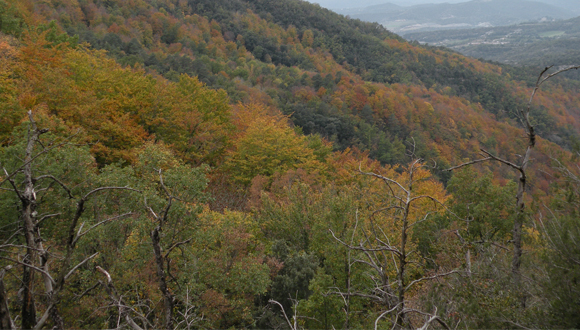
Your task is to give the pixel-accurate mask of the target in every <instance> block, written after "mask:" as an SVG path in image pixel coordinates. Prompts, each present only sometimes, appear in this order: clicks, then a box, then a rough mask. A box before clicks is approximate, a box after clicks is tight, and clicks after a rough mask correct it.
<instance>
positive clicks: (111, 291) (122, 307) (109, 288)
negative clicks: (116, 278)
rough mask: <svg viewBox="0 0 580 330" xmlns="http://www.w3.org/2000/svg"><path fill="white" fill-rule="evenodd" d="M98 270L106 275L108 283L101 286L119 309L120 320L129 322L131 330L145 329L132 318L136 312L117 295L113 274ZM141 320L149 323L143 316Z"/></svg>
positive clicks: (98, 268)
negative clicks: (132, 313) (132, 314)
mask: <svg viewBox="0 0 580 330" xmlns="http://www.w3.org/2000/svg"><path fill="white" fill-rule="evenodd" d="M96 270H97V271H99V272H100V273H102V274H103V275H105V278H106V279H107V282H106V283H103V282H100V281H99V284H100V285H101V286H103V287H104V288H105V291H106V292H107V294H108V295H109V298H110V299H111V302H112V303H113V305H114V306H116V307H117V308H118V309H119V319H120V320H121V319H124V320H125V322H127V324H128V325H129V327H131V329H133V330H143V328H141V327H140V326H139V325H138V324H137V323H136V322H135V320H134V319H133V317H132V316H131V312H134V310H133V309H132V308H130V307H129V306H127V305H126V304H125V303H124V302H123V297H122V296H120V295H119V294H118V293H117V289H116V288H115V285H114V284H113V279H112V277H111V274H109V272H107V271H106V270H105V269H103V268H102V267H100V266H97V267H96ZM141 320H144V321H147V319H146V318H144V317H142V316H141ZM117 328H120V324H119V322H117Z"/></svg>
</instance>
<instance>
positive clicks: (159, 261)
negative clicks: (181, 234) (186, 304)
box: [145, 169, 192, 330]
mask: <svg viewBox="0 0 580 330" xmlns="http://www.w3.org/2000/svg"><path fill="white" fill-rule="evenodd" d="M157 172H158V174H159V185H160V186H161V188H162V190H163V193H164V194H165V195H166V197H167V204H166V205H165V208H164V209H163V210H162V211H161V212H160V213H159V214H157V213H156V212H155V211H154V210H153V208H152V207H151V206H149V205H148V204H147V199H145V208H146V209H147V210H148V211H149V213H150V214H151V216H152V217H153V219H154V220H155V222H156V226H155V228H153V230H152V231H151V233H150V236H151V244H152V246H153V253H154V255H155V265H156V272H157V281H158V285H159V290H160V291H161V294H162V295H163V314H164V319H165V320H164V322H163V328H164V329H167V330H172V329H173V322H174V317H173V307H174V306H175V296H174V295H173V293H171V291H170V290H169V286H168V284H167V283H168V280H167V275H168V274H167V273H168V272H169V270H168V269H167V268H168V267H169V262H168V258H169V255H170V253H171V252H172V251H173V250H174V249H176V248H178V247H180V246H182V245H185V244H187V243H189V242H191V240H192V239H191V238H189V239H186V240H184V241H180V242H173V243H171V244H170V245H169V246H168V247H167V248H166V249H165V251H164V249H163V247H162V244H161V235H162V233H163V227H164V225H165V224H166V223H167V222H168V220H169V211H170V210H171V207H172V206H173V201H174V200H179V198H177V197H175V196H173V195H172V194H171V192H170V191H169V189H167V186H165V183H164V182H163V173H162V171H161V170H160V169H159V170H157Z"/></svg>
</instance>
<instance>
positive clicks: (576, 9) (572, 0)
mask: <svg viewBox="0 0 580 330" xmlns="http://www.w3.org/2000/svg"><path fill="white" fill-rule="evenodd" d="M536 1H538V2H543V3H547V4H549V5H553V6H556V7H560V8H563V9H566V10H567V11H569V12H572V13H574V14H576V15H580V1H578V0H536Z"/></svg>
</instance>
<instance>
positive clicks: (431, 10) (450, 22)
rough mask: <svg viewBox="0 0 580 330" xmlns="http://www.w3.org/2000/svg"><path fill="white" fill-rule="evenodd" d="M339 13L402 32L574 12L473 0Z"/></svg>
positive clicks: (519, 1) (507, 0) (521, 0)
mask: <svg viewBox="0 0 580 330" xmlns="http://www.w3.org/2000/svg"><path fill="white" fill-rule="evenodd" d="M566 1H567V0H561V1H560V2H559V3H561V5H562V6H565V4H566ZM574 8H576V7H574ZM338 12H339V13H341V14H344V15H349V16H350V17H352V18H358V19H361V20H363V21H369V22H378V23H380V24H382V25H383V26H385V27H386V28H387V29H389V30H391V31H393V32H396V33H398V34H401V35H405V34H407V33H411V32H417V31H433V30H442V29H457V28H476V27H491V26H505V25H513V24H517V23H521V22H526V21H539V20H542V19H543V20H554V19H568V18H572V17H574V16H575V14H574V12H573V11H571V10H567V9H565V8H564V7H558V6H556V5H550V4H547V3H542V2H538V1H528V0H473V1H469V2H463V3H457V4H449V3H443V4H424V5H416V6H411V7H399V6H396V5H394V4H386V5H383V6H377V5H375V6H368V7H365V8H356V9H344V10H339V11H338Z"/></svg>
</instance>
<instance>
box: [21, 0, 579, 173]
mask: <svg viewBox="0 0 580 330" xmlns="http://www.w3.org/2000/svg"><path fill="white" fill-rule="evenodd" d="M26 3H28V4H29V5H28V8H29V9H31V10H32V12H31V14H32V15H31V14H28V15H29V16H26V13H25V12H24V11H23V12H22V13H23V14H22V15H24V16H23V17H24V18H23V19H24V20H28V21H30V22H33V21H34V20H38V19H39V18H40V17H43V19H45V20H49V19H55V20H57V21H58V22H59V24H61V26H62V27H63V28H64V29H65V30H66V31H67V32H68V33H69V35H78V36H79V37H80V41H81V42H88V43H89V44H90V46H91V47H93V48H96V49H104V50H107V51H108V52H109V54H110V55H111V56H113V57H115V58H116V59H117V60H118V61H119V63H122V64H124V65H131V66H133V65H137V66H142V67H144V68H145V69H147V70H149V71H150V72H157V73H160V74H162V75H163V76H165V77H166V78H168V79H170V80H174V81H177V80H179V74H189V75H195V76H198V78H199V80H200V81H202V82H204V83H206V84H207V85H208V86H211V87H213V88H219V89H224V90H226V92H227V93H228V95H229V97H230V99H231V101H232V102H234V103H235V102H240V101H241V102H244V103H248V102H260V103H265V104H267V105H269V106H271V107H273V108H276V109H279V110H280V111H281V112H282V113H285V114H287V115H289V116H290V118H291V120H292V121H293V122H294V124H295V125H297V126H299V127H301V129H302V130H303V132H304V133H305V134H313V133H318V134H321V135H322V136H323V137H325V138H327V139H329V140H331V141H332V142H333V143H334V148H336V149H339V150H344V149H345V148H348V147H353V146H356V147H358V148H360V149H362V150H369V152H370V153H371V156H372V157H374V158H376V159H379V160H381V161H382V162H384V163H398V162H404V161H405V157H406V156H405V149H408V148H410V145H409V141H411V138H412V139H413V140H414V141H415V142H416V144H417V152H418V155H419V156H421V157H424V158H434V159H437V160H439V161H440V162H444V163H453V162H456V161H457V160H458V159H461V158H463V157H465V156H466V155H468V154H470V153H471V152H473V151H477V147H476V146H477V145H487V146H488V147H490V148H497V151H498V152H499V153H501V154H504V155H512V154H513V153H512V151H511V150H512V148H513V147H514V146H513V145H510V144H505V143H500V142H499V141H512V140H513V139H514V138H515V136H517V134H518V133H516V132H517V128H516V127H517V122H516V121H515V119H516V113H517V109H518V108H521V107H523V106H525V102H526V100H527V97H528V95H529V86H530V84H531V83H532V82H533V81H535V75H536V72H534V71H528V72H525V71H521V70H512V69H510V68H509V67H506V68H501V67H498V66H496V65H492V64H488V63H482V62H479V61H476V60H473V59H469V58H466V57H463V56H461V55H459V54H456V53H453V52H450V51H448V50H445V49H438V48H431V47H423V46H419V45H418V44H410V43H407V42H405V41H404V40H403V39H402V38H400V37H398V36H397V35H395V34H392V33H390V32H389V31H387V30H386V29H384V28H382V27H381V26H380V25H377V24H370V23H364V22H361V21H358V20H350V19H347V18H345V17H343V16H340V15H337V14H335V13H333V12H331V11H328V10H326V9H323V8H321V7H319V6H317V5H311V4H309V3H306V2H303V1H298V0H286V1H273V0H247V1H242V0H235V1H226V0H220V1H209V0H199V1H195V2H193V1H190V2H184V1H172V0H166V1H156V2H145V1H139V2H135V3H131V4H129V3H126V2H123V1H114V0H110V1H105V2H103V1H83V2H77V1H76V0H70V1H66V2H63V1H56V0H55V1H52V2H42V3H41V2H35V1H31V0H28V1H27V2H26ZM21 4H23V3H21ZM30 15H31V16H30ZM514 78H517V79H519V80H520V81H518V80H514ZM522 79H523V81H522ZM556 91H557V94H558V95H556ZM533 114H534V116H535V117H536V118H538V132H539V134H540V135H541V136H542V137H544V138H546V139H549V140H551V141H554V142H557V143H559V144H561V145H562V146H565V147H570V146H571V145H572V144H573V141H574V139H575V137H576V136H577V135H578V130H579V129H578V128H579V127H580V125H579V124H578V121H579V120H580V96H579V95H577V93H576V92H575V89H574V85H573V84H572V83H570V82H565V81H561V82H560V83H558V84H555V85H552V86H551V87H549V88H548V89H546V90H544V91H542V92H541V93H540V94H539V95H538V97H537V105H536V106H535V107H534V109H533ZM484 122H485V124H483V123H484ZM509 136H511V137H509ZM513 142H515V143H516V144H517V143H518V142H517V140H516V141H513ZM466 145H471V147H469V148H466Z"/></svg>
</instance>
